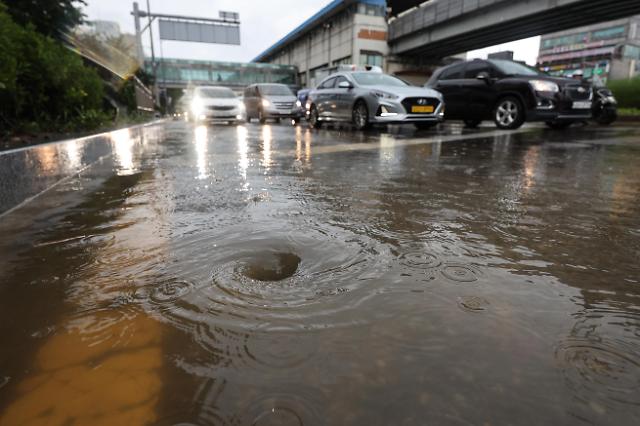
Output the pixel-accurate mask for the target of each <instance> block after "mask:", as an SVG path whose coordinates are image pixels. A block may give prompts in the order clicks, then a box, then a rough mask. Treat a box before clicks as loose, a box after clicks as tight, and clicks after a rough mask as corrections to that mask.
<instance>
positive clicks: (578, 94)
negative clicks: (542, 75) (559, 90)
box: [564, 85, 591, 101]
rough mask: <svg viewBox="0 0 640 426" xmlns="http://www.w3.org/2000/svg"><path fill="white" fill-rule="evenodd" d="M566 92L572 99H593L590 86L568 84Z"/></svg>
mask: <svg viewBox="0 0 640 426" xmlns="http://www.w3.org/2000/svg"><path fill="white" fill-rule="evenodd" d="M581 89H584V90H581ZM564 92H565V94H566V95H567V97H568V98H569V99H571V100H572V101H588V100H589V99H591V89H590V88H588V87H584V86H578V85H575V86H566V87H565V89H564Z"/></svg>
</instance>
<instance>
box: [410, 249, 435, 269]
mask: <svg viewBox="0 0 640 426" xmlns="http://www.w3.org/2000/svg"><path fill="white" fill-rule="evenodd" d="M400 263H401V264H402V265H404V266H408V267H410V268H417V269H431V268H435V267H437V266H440V264H441V263H442V262H441V261H440V259H438V257H437V256H436V255H434V254H431V253H428V252H424V251H411V252H408V253H404V254H403V255H401V256H400Z"/></svg>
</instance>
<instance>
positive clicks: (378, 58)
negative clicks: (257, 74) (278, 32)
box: [253, 0, 388, 86]
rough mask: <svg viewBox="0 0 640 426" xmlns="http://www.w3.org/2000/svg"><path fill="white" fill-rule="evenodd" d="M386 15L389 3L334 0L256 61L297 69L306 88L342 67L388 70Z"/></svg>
mask: <svg viewBox="0 0 640 426" xmlns="http://www.w3.org/2000/svg"><path fill="white" fill-rule="evenodd" d="M386 12H387V10H386V1H385V0H334V1H332V2H331V3H330V4H329V5H327V6H326V7H325V8H323V9H322V10H320V11H319V12H318V13H317V14H315V15H314V16H312V17H311V18H309V19H308V20H307V21H305V22H304V23H303V24H302V25H300V26H299V27H297V28H296V29H295V30H293V31H292V32H291V33H289V34H288V35H286V36H285V37H284V38H283V39H281V40H280V41H278V42H277V43H276V44H274V45H273V46H272V47H270V48H269V49H267V50H266V51H265V52H263V53H261V54H260V55H258V56H257V57H256V58H255V59H254V60H253V61H254V62H268V63H272V64H280V65H293V66H296V67H297V68H298V71H299V78H300V82H301V84H302V85H303V86H315V85H316V84H317V83H318V82H319V79H321V78H322V77H323V76H324V75H325V72H326V69H327V68H331V67H334V66H337V65H341V64H366V65H376V66H380V67H383V68H384V66H385V58H386V57H387V54H388V46H387V22H386Z"/></svg>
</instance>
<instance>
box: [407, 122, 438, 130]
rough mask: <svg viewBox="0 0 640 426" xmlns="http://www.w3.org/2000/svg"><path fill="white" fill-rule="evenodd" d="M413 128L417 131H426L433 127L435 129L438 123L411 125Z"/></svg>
mask: <svg viewBox="0 0 640 426" xmlns="http://www.w3.org/2000/svg"><path fill="white" fill-rule="evenodd" d="M413 125H414V126H416V128H417V129H418V130H427V129H432V128H434V127H436V126H437V125H438V123H437V122H436V123H432V122H425V123H420V122H419V123H413Z"/></svg>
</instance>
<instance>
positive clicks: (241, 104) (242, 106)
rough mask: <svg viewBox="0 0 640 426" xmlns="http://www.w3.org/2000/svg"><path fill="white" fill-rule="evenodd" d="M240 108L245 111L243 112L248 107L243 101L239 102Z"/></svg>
mask: <svg viewBox="0 0 640 426" xmlns="http://www.w3.org/2000/svg"><path fill="white" fill-rule="evenodd" d="M238 109H239V110H240V111H243V112H244V110H245V109H246V107H245V106H244V103H243V102H240V103H238Z"/></svg>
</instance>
